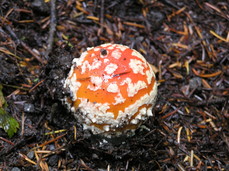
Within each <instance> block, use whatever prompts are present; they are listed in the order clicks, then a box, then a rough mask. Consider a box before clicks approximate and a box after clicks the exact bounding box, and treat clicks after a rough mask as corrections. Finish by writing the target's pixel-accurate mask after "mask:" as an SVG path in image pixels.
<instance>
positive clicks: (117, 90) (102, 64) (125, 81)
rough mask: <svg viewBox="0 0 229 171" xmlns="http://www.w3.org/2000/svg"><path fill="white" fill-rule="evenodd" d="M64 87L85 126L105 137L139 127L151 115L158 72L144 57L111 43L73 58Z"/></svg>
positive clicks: (75, 113)
mask: <svg viewBox="0 0 229 171" xmlns="http://www.w3.org/2000/svg"><path fill="white" fill-rule="evenodd" d="M65 88H68V90H69V92H70V94H71V97H67V98H66V103H67V104H68V106H69V107H70V109H71V111H72V112H73V113H74V116H75V117H76V118H77V119H78V121H79V122H80V123H82V124H83V127H84V129H89V130H91V131H92V133H93V134H102V135H105V136H106V137H110V136H111V135H116V136H117V135H120V134H121V133H123V132H128V130H135V129H136V128H138V126H139V125H140V124H141V122H142V121H144V120H146V119H147V118H148V117H149V116H152V107H153V106H154V103H155V99H156V94H157V84H156V80H155V75H154V72H153V70H152V67H151V65H150V64H149V63H148V62H147V61H146V60H145V58H144V57H143V56H142V55H141V54H140V53H139V52H137V51H136V50H133V49H130V48H129V47H127V46H123V45H120V44H110V43H108V44H102V45H100V46H97V47H94V48H88V49H87V51H86V52H83V53H82V55H81V56H80V58H75V59H73V66H72V67H71V71H70V73H69V75H68V77H67V79H66V80H65ZM77 109H79V110H80V112H76V111H77ZM130 132H131V131H130Z"/></svg>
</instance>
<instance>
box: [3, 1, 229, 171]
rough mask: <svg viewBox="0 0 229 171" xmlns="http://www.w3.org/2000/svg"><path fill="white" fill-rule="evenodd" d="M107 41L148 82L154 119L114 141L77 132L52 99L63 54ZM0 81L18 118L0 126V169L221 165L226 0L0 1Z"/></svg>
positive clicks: (228, 32)
mask: <svg viewBox="0 0 229 171" xmlns="http://www.w3.org/2000/svg"><path fill="white" fill-rule="evenodd" d="M108 42H109V43H118V44H124V45H127V46H129V47H131V48H134V49H136V50H138V51H139V52H140V53H141V54H142V55H143V56H144V57H145V58H146V60H147V61H148V62H149V63H150V64H152V66H153V68H154V71H155V73H156V77H157V80H158V99H157V102H156V105H155V107H154V109H153V113H154V116H153V117H151V118H149V119H148V120H147V121H146V122H145V123H144V124H143V126H142V127H141V128H139V129H138V130H136V133H135V135H134V136H132V137H129V138H126V139H125V140H124V141H123V142H122V143H112V142H108V143H102V142H101V141H100V140H98V139H93V138H91V137H90V136H87V134H86V133H85V132H84V131H82V128H81V125H80V124H78V123H77V122H76V120H75V118H74V117H73V115H72V114H71V113H70V112H69V111H68V110H67V109H66V106H65V105H63V104H62V99H63V98H64V93H63V91H64V90H63V80H64V79H65V78H66V77H67V74H68V72H69V70H70V67H71V62H72V59H73V58H77V57H79V56H80V54H81V53H82V52H83V51H85V50H86V48H87V47H94V46H97V45H100V44H103V43H108ZM0 85H2V86H3V90H2V93H3V95H4V98H5V99H6V101H7V103H8V107H7V109H6V110H7V112H8V113H10V114H11V115H12V116H13V117H14V118H15V119H16V120H17V121H18V122H19V124H20V128H19V129H18V131H17V132H16V133H15V135H14V136H13V137H12V138H9V137H8V135H7V134H6V133H5V131H4V130H3V129H0V171H1V170H12V171H20V170H89V171H92V170H99V171H103V170H104V171H105V170H107V171H113V170H114V171H116V170H120V171H124V170H127V171H128V170H132V171H134V170H136V171H151V170H180V171H183V170H225V171H226V170H229V131H228V130H229V4H228V1H226V0H221V1H220V0H219V1H214V0H209V1H204V0H195V1H189V0H173V1H172V0H171V1H170V0H161V1H159V0H158V1H157V0H155V1H151V0H123V1H122V0H112V1H105V0H94V1H92V0H65V1H64V0H51V1H48V2H44V1H43V0H29V1H28V0H21V1H14V0H1V1H0Z"/></svg>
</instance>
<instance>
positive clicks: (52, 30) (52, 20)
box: [45, 0, 56, 59]
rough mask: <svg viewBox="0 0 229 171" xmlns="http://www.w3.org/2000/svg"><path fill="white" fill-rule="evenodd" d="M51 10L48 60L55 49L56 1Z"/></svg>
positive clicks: (53, 1) (52, 1)
mask: <svg viewBox="0 0 229 171" xmlns="http://www.w3.org/2000/svg"><path fill="white" fill-rule="evenodd" d="M50 3H51V9H50V15H51V17H50V27H49V38H48V44H47V49H46V51H45V58H46V59H48V56H49V53H50V52H51V51H52V47H53V38H54V33H55V32H56V0H51V1H50Z"/></svg>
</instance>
